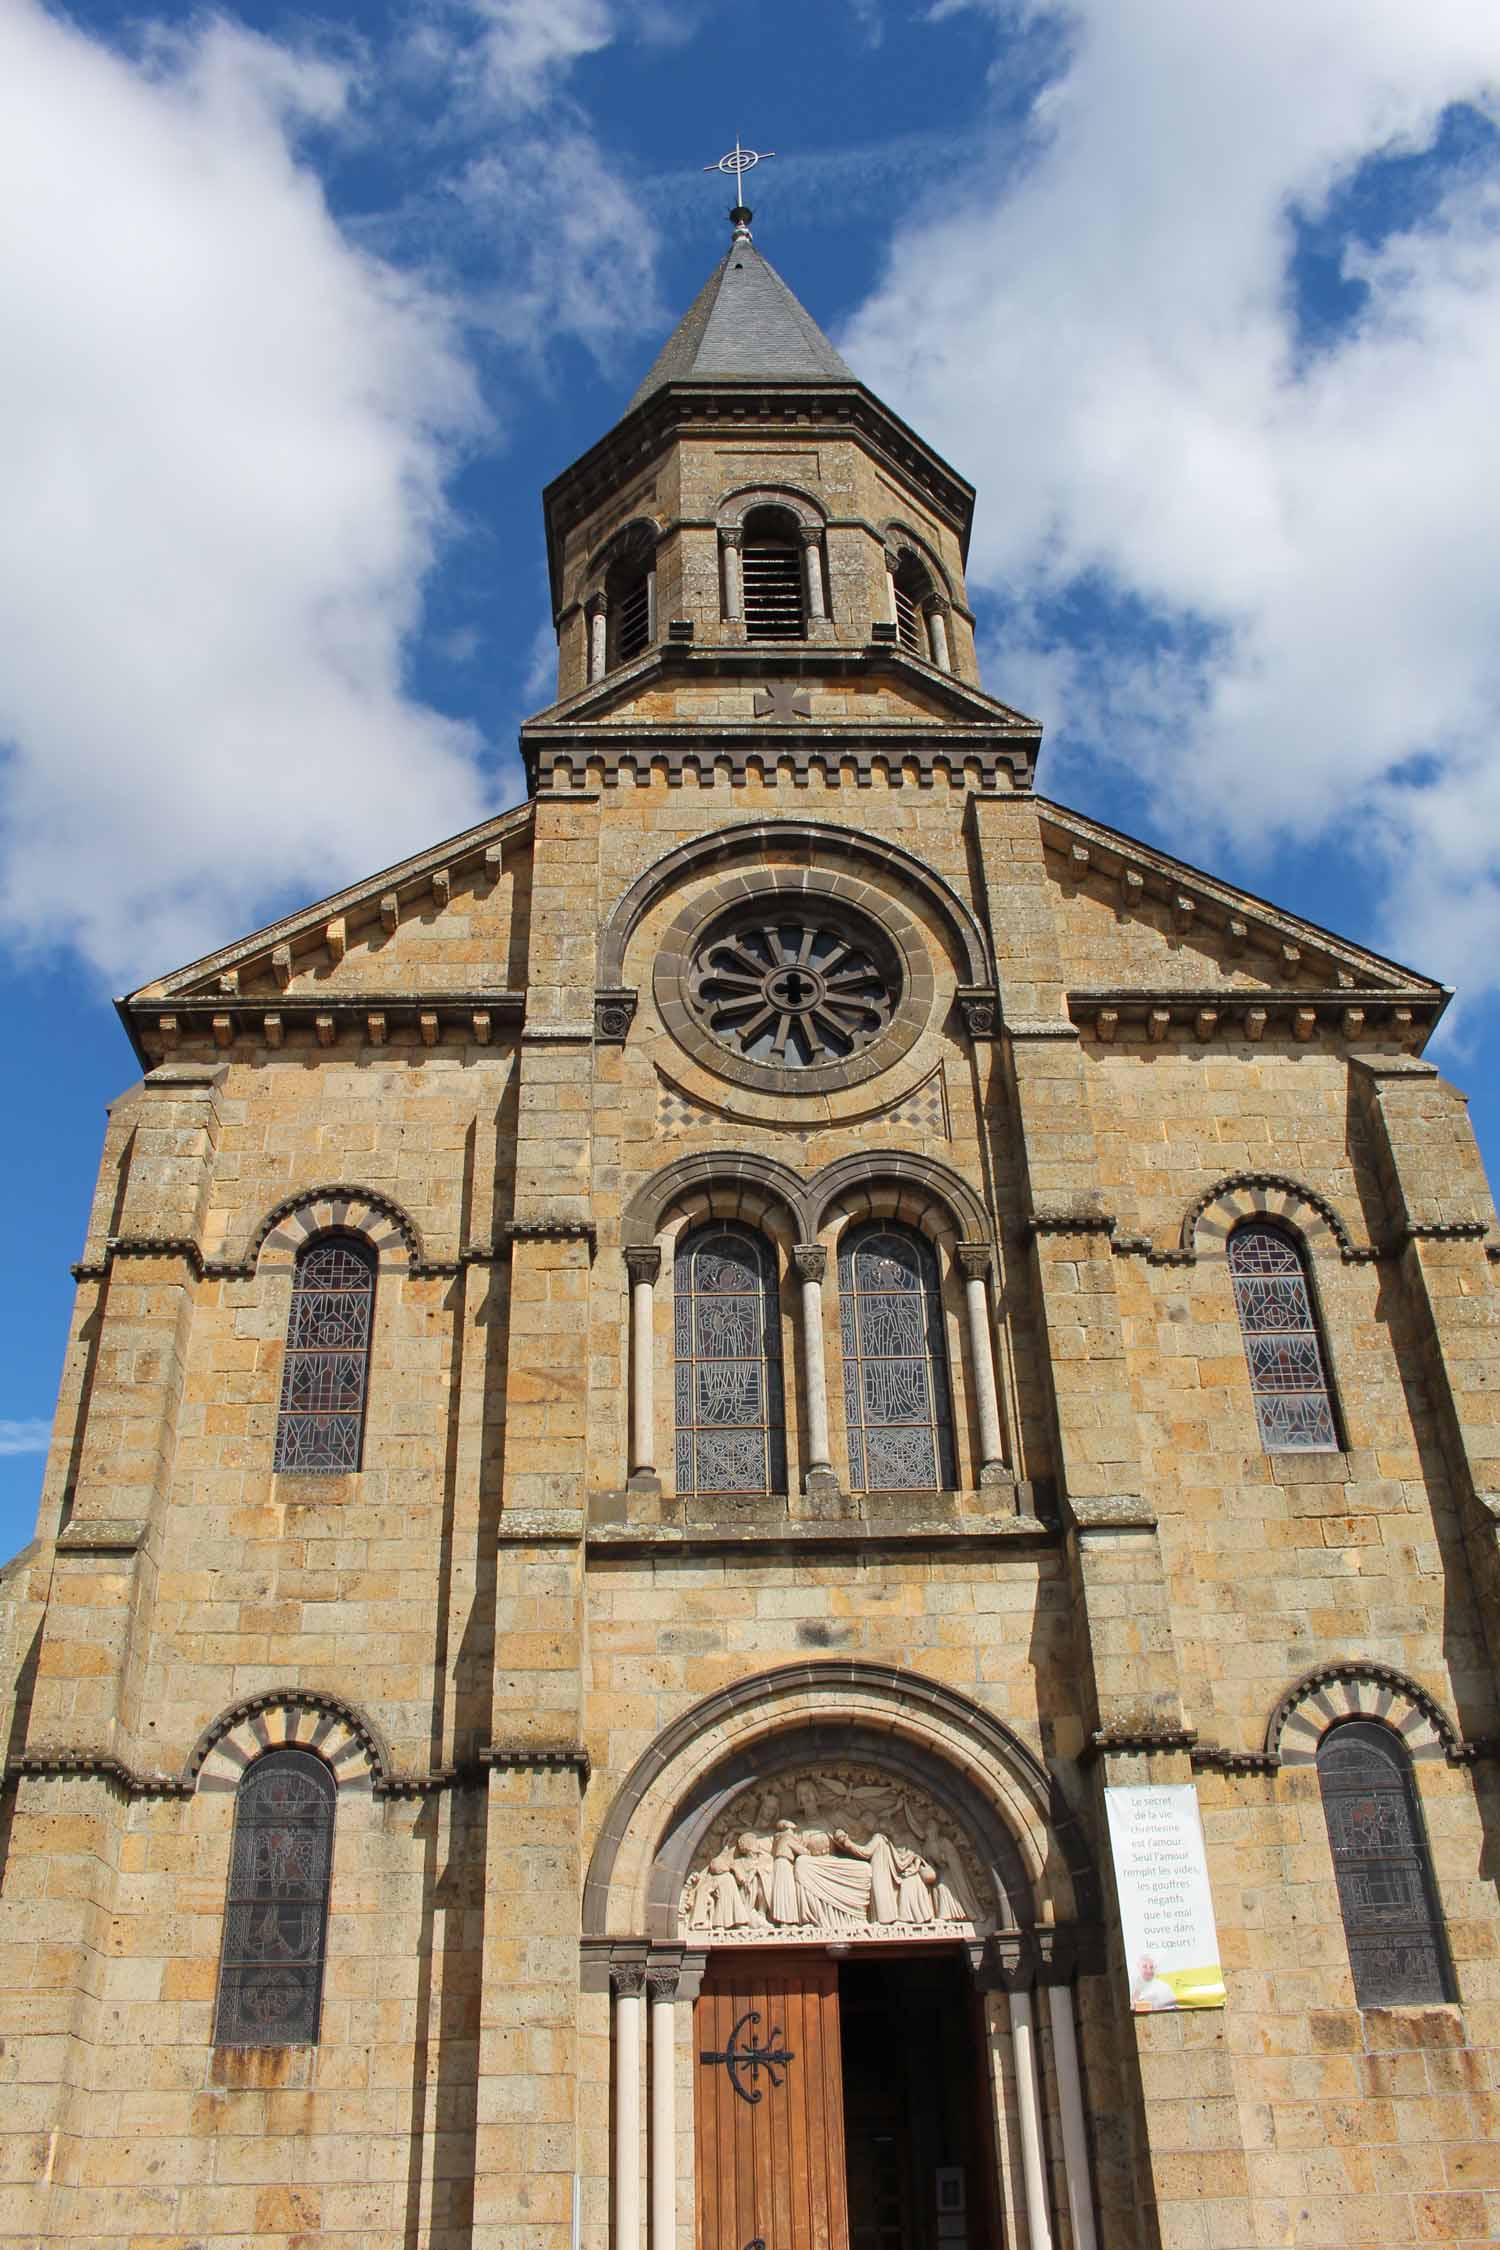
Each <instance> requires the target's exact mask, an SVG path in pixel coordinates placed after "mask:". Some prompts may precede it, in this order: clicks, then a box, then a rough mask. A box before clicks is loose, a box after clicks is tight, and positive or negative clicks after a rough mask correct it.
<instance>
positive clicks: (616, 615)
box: [604, 524, 656, 666]
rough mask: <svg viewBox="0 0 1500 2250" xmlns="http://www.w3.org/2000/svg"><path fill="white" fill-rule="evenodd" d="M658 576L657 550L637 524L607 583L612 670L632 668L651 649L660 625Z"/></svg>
mask: <svg viewBox="0 0 1500 2250" xmlns="http://www.w3.org/2000/svg"><path fill="white" fill-rule="evenodd" d="M655 576H656V551H655V547H654V545H653V543H652V539H651V536H650V533H649V532H648V531H647V530H646V529H645V527H644V526H643V525H640V524H637V525H636V526H635V527H634V529H633V530H632V531H631V532H630V533H629V534H628V535H627V536H626V539H625V541H624V543H623V544H622V546H621V548H620V551H619V553H618V554H617V555H616V557H615V559H614V561H613V562H612V563H611V564H610V566H609V570H608V572H607V573H606V575H605V580H604V606H605V614H606V616H607V617H608V619H609V663H610V664H611V666H613V665H616V664H628V663H629V662H630V660H631V658H632V657H634V656H641V655H643V654H644V653H645V651H646V650H647V649H648V648H649V647H650V646H651V642H652V640H653V638H654V637H655V636H654V627H655V622H656V620H655V617H654V615H653V611H654V607H655Z"/></svg>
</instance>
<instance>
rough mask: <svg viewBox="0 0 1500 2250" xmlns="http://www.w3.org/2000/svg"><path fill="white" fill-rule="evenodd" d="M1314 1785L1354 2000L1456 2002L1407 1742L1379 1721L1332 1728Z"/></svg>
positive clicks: (1373, 2004)
mask: <svg viewBox="0 0 1500 2250" xmlns="http://www.w3.org/2000/svg"><path fill="white" fill-rule="evenodd" d="M1318 1785H1319V1787H1320V1789H1321V1790H1322V1792H1323V1814H1324V1817H1325V1819H1326V1820H1327V1822H1328V1841H1329V1844H1330V1845H1331V1846H1332V1849H1333V1868H1334V1873H1335V1875H1336V1876H1337V1878H1338V1886H1339V1909H1340V1912H1341V1913H1342V1915H1343V1917H1344V1936H1345V1939H1346V1940H1347V1942H1348V1946H1349V1966H1350V1968H1351V1969H1352V1970H1353V1972H1354V1996H1355V1999H1356V2000H1357V2001H1358V2003H1359V2005H1360V2007H1362V2008H1391V2007H1401V2006H1416V2005H1419V2004H1421V2003H1422V2002H1424V2001H1433V2000H1451V1999H1452V1998H1453V1980H1452V1972H1451V1970H1450V1968H1449V1965H1448V1948H1447V1946H1446V1944H1445V1943H1444V1939H1443V1922H1442V1916H1441V1914H1440V1912H1439V1910H1438V1903H1437V1892H1436V1889H1435V1888H1434V1885H1433V1880H1432V1863H1431V1860H1430V1859H1429V1857H1428V1852H1427V1838H1426V1835H1425V1833H1424V1831H1423V1827H1422V1808H1421V1806H1420V1805H1419V1804H1418V1802H1417V1792H1416V1789H1415V1787H1414V1786H1413V1783H1412V1771H1411V1759H1410V1758H1409V1756H1408V1755H1407V1751H1406V1746H1405V1744H1404V1743H1403V1742H1401V1741H1400V1740H1399V1738H1398V1737H1397V1735H1396V1734H1395V1732H1394V1731H1393V1730H1392V1729H1391V1728H1390V1727H1388V1726H1383V1725H1382V1724H1381V1723H1380V1721H1379V1720H1378V1719H1349V1720H1346V1721H1344V1722H1343V1724H1341V1725H1339V1726H1334V1727H1330V1728H1329V1730H1328V1732H1327V1733H1326V1734H1325V1735H1324V1737H1323V1739H1322V1741H1321V1742H1320V1743H1319V1744H1318Z"/></svg>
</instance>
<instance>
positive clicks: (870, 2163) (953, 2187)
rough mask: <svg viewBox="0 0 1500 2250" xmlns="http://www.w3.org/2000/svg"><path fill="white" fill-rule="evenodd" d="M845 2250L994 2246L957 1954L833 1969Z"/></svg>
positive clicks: (980, 2061)
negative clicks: (840, 2058) (836, 2000)
mask: <svg viewBox="0 0 1500 2250" xmlns="http://www.w3.org/2000/svg"><path fill="white" fill-rule="evenodd" d="M839 2015H840V2024H841V2032H840V2036H841V2043H842V2048H843V2078H844V2149H845V2160H846V2166H847V2173H848V2183H849V2250H970V2245H971V2244H972V2245H974V2246H975V2250H979V2246H981V2245H987V2244H989V2243H991V2242H992V2241H993V2240H994V2239H995V2238H994V2234H993V2230H992V2212H993V2202H992V2183H991V2169H992V2155H991V2144H992V2138H993V2136H992V2134H990V2133H989V2132H988V2131H987V2129H986V2123H985V2116H986V2110H987V2107H988V2086H989V2072H988V2070H987V2068H986V2067H985V2059H984V2055H983V2051H982V2047H981V2043H980V2036H979V2032H980V2026H979V2020H978V2014H977V2002H976V1999H975V1995H974V1992H973V1989H972V1987H971V1985H970V1982H969V1979H968V1977H967V1976H966V1975H965V1974H964V1964H963V1962H962V1961H961V1960H960V1958H959V1957H958V1956H957V1955H956V1954H946V1953H923V1954H898V1955H896V1956H894V1957H892V1956H889V1955H888V1956H886V1957H885V1958H884V1959H873V1958H871V1957H870V1956H868V1955H866V1956H864V1957H862V1958H860V1959H857V1960H847V1959H846V1960H844V1961H841V1962H840V1964H839Z"/></svg>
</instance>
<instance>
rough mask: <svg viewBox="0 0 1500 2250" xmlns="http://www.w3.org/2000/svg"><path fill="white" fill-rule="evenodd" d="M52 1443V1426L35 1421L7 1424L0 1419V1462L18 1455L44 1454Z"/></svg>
mask: <svg viewBox="0 0 1500 2250" xmlns="http://www.w3.org/2000/svg"><path fill="white" fill-rule="evenodd" d="M51 1443H52V1424H51V1423H50V1422H44V1421H42V1420H41V1418H40V1417H37V1418H36V1419H35V1420H28V1421H22V1422H8V1421H6V1420H4V1419H3V1418H0V1460H8V1459H9V1458H11V1456H13V1455H15V1454H19V1453H45V1452H46V1450H47V1448H48V1446H49V1445H50V1444H51Z"/></svg>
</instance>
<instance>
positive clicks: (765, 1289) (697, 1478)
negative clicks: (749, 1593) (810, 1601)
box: [672, 1225, 786, 1494]
mask: <svg viewBox="0 0 1500 2250" xmlns="http://www.w3.org/2000/svg"><path fill="white" fill-rule="evenodd" d="M672 1286H673V1295H674V1300H675V1308H676V1323H677V1327H676V1347H677V1348H676V1385H677V1391H676V1407H677V1490H678V1492H679V1493H684V1494H686V1493H726V1494H727V1493H756V1492H784V1491H785V1490H786V1448H785V1434H784V1416H783V1409H782V1389H781V1322H780V1319H779V1317H778V1311H777V1293H776V1261H775V1256H774V1253H773V1252H772V1250H771V1246H770V1244H769V1243H768V1242H767V1241H766V1239H765V1237H764V1236H763V1235H759V1234H756V1233H754V1232H752V1231H751V1229H750V1228H748V1227H735V1226H718V1225H711V1226H706V1227H700V1228H698V1229H697V1230H696V1231H695V1232H694V1233H692V1234H688V1235H685V1236H684V1237H683V1239H682V1241H681V1242H680V1243H679V1245H678V1249H677V1257H676V1260H675V1263H674V1266H673V1276H672Z"/></svg>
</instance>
